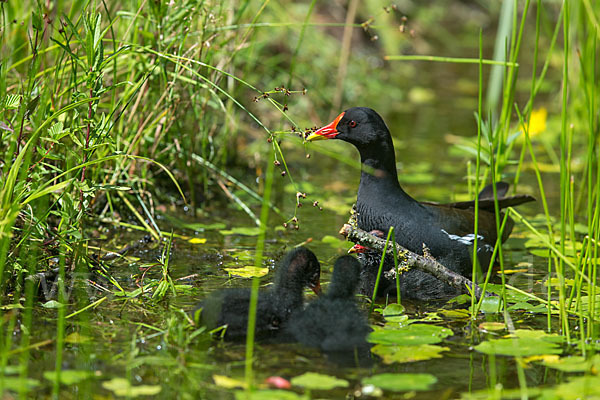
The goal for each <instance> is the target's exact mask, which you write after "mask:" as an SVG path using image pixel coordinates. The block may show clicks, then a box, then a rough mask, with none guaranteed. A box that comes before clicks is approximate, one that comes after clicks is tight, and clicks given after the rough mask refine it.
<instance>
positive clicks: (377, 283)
mask: <svg viewBox="0 0 600 400" xmlns="http://www.w3.org/2000/svg"><path fill="white" fill-rule="evenodd" d="M393 233H394V227H393V226H390V229H389V230H388V234H387V238H386V239H385V245H384V246H383V251H382V252H381V260H380V261H379V269H378V270H377V278H375V287H374V288H373V296H372V298H371V307H370V308H369V313H371V311H373V307H374V305H375V298H376V297H377V291H378V290H379V280H380V278H381V272H382V271H383V264H384V263H385V255H386V253H387V248H388V244H389V243H390V239H391V237H392V235H393ZM394 254H396V252H395V251H394ZM398 294H400V292H398Z"/></svg>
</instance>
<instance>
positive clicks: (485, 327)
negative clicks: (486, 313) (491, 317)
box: [479, 322, 506, 332]
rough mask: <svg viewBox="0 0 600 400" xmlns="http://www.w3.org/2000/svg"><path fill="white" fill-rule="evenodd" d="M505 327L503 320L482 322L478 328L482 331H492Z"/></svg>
mask: <svg viewBox="0 0 600 400" xmlns="http://www.w3.org/2000/svg"><path fill="white" fill-rule="evenodd" d="M505 328H506V325H505V324H504V322H482V323H481V324H479V329H480V330H482V331H488V332H494V331H501V330H504V329H505Z"/></svg>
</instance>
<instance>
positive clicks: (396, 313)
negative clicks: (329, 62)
mask: <svg viewBox="0 0 600 400" xmlns="http://www.w3.org/2000/svg"><path fill="white" fill-rule="evenodd" d="M381 313H382V314H383V317H384V318H385V320H386V322H396V323H405V322H406V321H408V315H406V314H404V306H402V304H397V303H392V304H389V305H388V306H387V307H386V308H384V309H383V310H382V312H381Z"/></svg>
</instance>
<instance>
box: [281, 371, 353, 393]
mask: <svg viewBox="0 0 600 400" xmlns="http://www.w3.org/2000/svg"><path fill="white" fill-rule="evenodd" d="M291 384H292V385H294V386H301V387H303V388H306V389H313V390H330V389H334V388H338V387H348V381H347V380H344V379H338V378H336V377H335V376H330V375H323V374H317V373H315V372H306V373H304V374H302V375H299V376H296V377H294V378H292V380H291Z"/></svg>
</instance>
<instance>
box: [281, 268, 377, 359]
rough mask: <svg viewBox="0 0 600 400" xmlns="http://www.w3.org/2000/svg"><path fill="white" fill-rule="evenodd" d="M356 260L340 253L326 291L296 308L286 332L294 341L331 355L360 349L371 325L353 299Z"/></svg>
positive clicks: (358, 270)
mask: <svg viewBox="0 0 600 400" xmlns="http://www.w3.org/2000/svg"><path fill="white" fill-rule="evenodd" d="M359 273H360V264H359V262H358V261H357V260H356V259H355V258H354V257H352V256H342V257H340V258H338V259H337V261H336V262H335V265H334V267H333V275H332V279H331V284H330V285H329V289H328V290H327V292H326V293H325V294H324V295H322V296H320V297H319V298H317V299H316V300H313V301H312V302H310V303H309V304H308V305H307V306H306V308H305V309H304V310H302V309H299V310H296V311H295V312H294V313H293V314H292V316H291V318H290V320H289V323H288V325H287V328H286V329H287V331H288V333H289V334H290V335H291V336H293V337H294V338H295V339H296V340H297V341H298V342H300V343H302V344H304V345H306V346H309V347H316V348H318V349H321V350H322V351H323V352H326V353H329V354H331V355H340V354H342V355H343V354H346V355H349V359H350V360H352V359H353V357H354V352H355V350H356V351H359V353H360V352H364V350H365V349H366V350H367V353H368V348H369V345H368V343H367V342H366V339H365V338H366V336H367V334H368V333H369V332H370V330H371V328H370V327H369V325H368V323H367V319H366V318H365V316H364V315H363V314H362V313H361V312H360V310H359V309H358V307H357V306H356V302H355V301H354V293H355V292H356V287H357V285H358V283H359Z"/></svg>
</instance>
